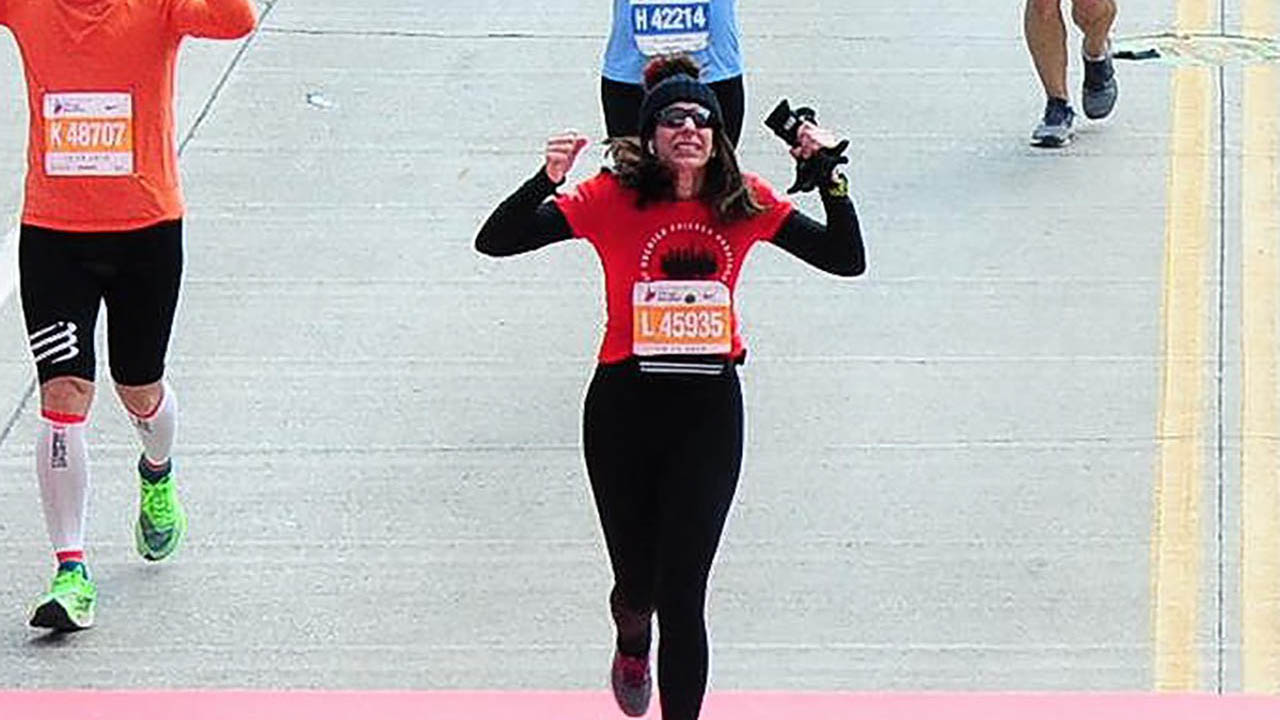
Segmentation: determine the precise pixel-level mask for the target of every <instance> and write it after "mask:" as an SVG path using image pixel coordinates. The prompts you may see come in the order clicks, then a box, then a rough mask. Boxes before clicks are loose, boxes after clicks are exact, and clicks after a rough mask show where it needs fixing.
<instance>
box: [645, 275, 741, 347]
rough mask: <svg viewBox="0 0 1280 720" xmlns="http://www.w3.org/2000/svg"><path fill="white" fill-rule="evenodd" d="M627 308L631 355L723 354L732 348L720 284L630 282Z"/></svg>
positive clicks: (725, 297)
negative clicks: (630, 313)
mask: <svg viewBox="0 0 1280 720" xmlns="http://www.w3.org/2000/svg"><path fill="white" fill-rule="evenodd" d="M632 308H633V317H632V321H633V337H632V351H633V352H634V353H635V354H636V355H640V356H652V355H672V354H680V355H686V354H687V355H724V354H727V353H728V352H730V351H731V350H732V349H733V308H732V305H731V302H730V294H729V288H728V287H727V286H725V285H724V284H723V283H719V282H708V281H691V282H683V281H659V282H649V283H636V285H635V290H634V292H633V295H632Z"/></svg>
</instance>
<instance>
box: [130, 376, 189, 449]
mask: <svg viewBox="0 0 1280 720" xmlns="http://www.w3.org/2000/svg"><path fill="white" fill-rule="evenodd" d="M163 387H164V395H162V396H161V397H160V404H159V405H157V406H156V409H155V410H152V411H151V414H150V415H147V416H146V417H142V416H140V415H133V413H130V415H132V416H133V426H134V427H135V428H137V429H138V438H139V439H140V440H142V454H143V455H144V456H146V458H147V462H149V463H151V464H152V465H157V466H159V465H164V464H165V463H166V462H168V461H169V455H170V454H171V453H172V452H173V437H174V435H175V434H176V433H177V428H178V398H177V397H175V396H174V394H173V388H171V387H169V383H164V386H163Z"/></svg>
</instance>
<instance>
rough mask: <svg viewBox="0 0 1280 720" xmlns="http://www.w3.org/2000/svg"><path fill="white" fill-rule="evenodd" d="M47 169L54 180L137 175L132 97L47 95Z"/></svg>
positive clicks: (45, 123)
mask: <svg viewBox="0 0 1280 720" xmlns="http://www.w3.org/2000/svg"><path fill="white" fill-rule="evenodd" d="M43 111H44V112H43V120H44V143H45V152H44V171H45V174H46V175H50V176H81V177H86V176H87V177H93V176H113V175H131V174H133V96H132V95H131V94H129V93H127V92H101V93H89V92H76V93H46V94H45V96H44V108H43Z"/></svg>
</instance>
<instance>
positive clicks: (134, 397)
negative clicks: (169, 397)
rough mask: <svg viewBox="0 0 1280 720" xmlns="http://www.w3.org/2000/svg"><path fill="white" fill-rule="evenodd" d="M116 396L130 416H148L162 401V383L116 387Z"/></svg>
mask: <svg viewBox="0 0 1280 720" xmlns="http://www.w3.org/2000/svg"><path fill="white" fill-rule="evenodd" d="M116 394H117V395H119V396H120V402H122V403H124V407H125V409H126V410H128V411H129V413H130V414H132V415H134V416H136V417H146V416H147V415H150V414H151V413H152V412H154V411H155V409H156V408H157V407H158V406H159V405H160V401H161V400H163V399H164V383H163V382H154V383H150V384H148V385H116Z"/></svg>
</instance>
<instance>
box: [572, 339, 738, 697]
mask: <svg viewBox="0 0 1280 720" xmlns="http://www.w3.org/2000/svg"><path fill="white" fill-rule="evenodd" d="M583 426H584V427H583V445H584V448H585V451H586V460H587V473H588V475H589V476H590V478H591V489H592V492H593V493H594V494H595V501H596V509H597V511H598V512H599V514H600V524H601V525H602V527H603V528H604V537H605V543H606V544H607V545H608V548H609V559H610V561H611V563H612V565H613V575H614V588H613V592H612V593H611V595H610V605H611V610H612V612H613V616H614V619H615V622H616V623H617V625H618V649H619V650H620V651H621V652H624V653H627V654H630V655H647V654H648V652H649V637H650V622H649V618H650V615H651V614H652V612H653V611H654V610H656V611H657V615H658V628H659V635H660V642H659V646H658V688H659V693H660V697H661V700H662V717H663V719H664V720H694V718H697V717H698V712H699V710H700V709H701V707H702V696H703V693H704V692H705V691H706V684H707V658H708V651H707V628H706V619H705V615H704V608H705V604H706V592H707V576H708V574H709V573H710V572H711V563H712V560H713V558H714V557H715V553H716V547H717V546H718V545H719V542H720V533H721V531H722V530H723V528H724V522H725V516H726V515H727V514H728V511H729V505H730V503H731V502H732V500H733V494H734V491H735V489H736V488H737V485H738V471H739V469H740V467H741V465H742V392H741V388H740V387H739V385H738V375H737V370H736V368H734V367H732V366H730V367H728V368H726V369H725V371H724V372H723V373H722V374H719V375H713V376H706V375H685V374H679V375H670V374H644V373H641V372H640V371H639V370H638V369H637V367H636V365H635V363H634V362H630V363H623V364H619V365H601V366H600V367H599V368H597V370H596V374H595V378H594V379H593V380H592V382H591V387H590V389H589V390H588V391H587V400H586V407H585V412H584V422H583Z"/></svg>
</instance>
